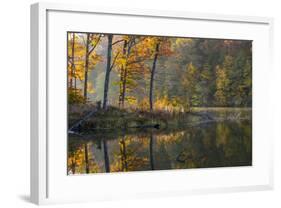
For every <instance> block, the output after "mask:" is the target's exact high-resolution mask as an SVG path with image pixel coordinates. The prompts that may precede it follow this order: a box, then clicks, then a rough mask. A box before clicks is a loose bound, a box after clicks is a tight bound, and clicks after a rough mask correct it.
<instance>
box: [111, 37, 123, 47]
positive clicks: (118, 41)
mask: <svg viewBox="0 0 281 208" xmlns="http://www.w3.org/2000/svg"><path fill="white" fill-rule="evenodd" d="M122 41H124V39H121V40H117V41H115V42H114V43H112V44H111V45H112V46H113V45H115V44H117V43H120V42H122Z"/></svg>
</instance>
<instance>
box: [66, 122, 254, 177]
mask: <svg viewBox="0 0 281 208" xmlns="http://www.w3.org/2000/svg"><path fill="white" fill-rule="evenodd" d="M251 134H252V132H251V122H249V121H239V122H217V123H209V124H202V125H199V126H196V127H191V128H186V129H184V130H181V131H171V132H169V131H165V132H164V131H161V130H149V131H146V132H136V133H135V134H124V133H122V134H121V135H119V134H117V133H116V135H112V134H111V135H106V134H104V136H103V138H98V137H95V135H91V138H90V139H89V138H86V139H85V138H80V139H79V138H77V137H71V136H69V144H68V174H81V173H97V172H99V173H102V172H125V171H145V170H168V169H187V168H209V167H231V166H250V165H252V135H251Z"/></svg>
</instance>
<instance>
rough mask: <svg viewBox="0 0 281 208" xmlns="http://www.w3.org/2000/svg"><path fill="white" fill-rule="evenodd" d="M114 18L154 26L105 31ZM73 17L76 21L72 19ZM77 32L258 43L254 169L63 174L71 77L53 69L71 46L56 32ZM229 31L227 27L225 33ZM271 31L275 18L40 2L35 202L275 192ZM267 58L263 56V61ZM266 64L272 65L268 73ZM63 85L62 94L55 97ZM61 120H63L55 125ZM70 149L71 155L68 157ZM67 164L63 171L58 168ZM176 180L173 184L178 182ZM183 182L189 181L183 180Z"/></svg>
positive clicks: (34, 18) (34, 42) (34, 76)
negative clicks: (94, 23) (55, 73)
mask: <svg viewBox="0 0 281 208" xmlns="http://www.w3.org/2000/svg"><path fill="white" fill-rule="evenodd" d="M85 15H87V18H86V17H85ZM112 16H114V19H116V21H118V18H122V19H124V20H126V21H128V24H130V23H131V22H137V21H140V23H141V22H145V21H147V22H145V24H146V26H147V27H146V29H145V28H144V27H143V29H140V30H137V28H136V27H129V28H125V27H122V28H121V29H118V28H114V29H113V30H112V31H110V30H109V31H104V30H106V27H107V26H106V25H105V24H106V23H108V22H109V21H111V20H112V19H111V18H112ZM89 17H90V19H91V18H93V19H95V18H98V19H99V23H98V25H99V26H98V27H99V31H92V29H91V28H88V26H89V22H87V21H86V19H89ZM71 18H72V19H71ZM74 18H78V19H79V18H81V19H79V20H83V24H80V25H79V26H78V24H77V22H75V21H70V19H71V20H73V19H74ZM106 18H108V19H106ZM67 19H69V22H67V21H66V20H67ZM84 20H85V21H84ZM152 20H153V21H152ZM88 21H90V20H88ZM151 21H152V22H151ZM194 21H195V22H196V25H198V26H197V28H196V27H192V29H190V32H188V33H185V32H184V31H183V30H179V27H180V24H187V25H188V24H190V25H194ZM81 22H82V21H81ZM166 22H170V24H171V27H169V31H168V32H165V31H164V33H163V31H161V27H162V26H163V27H164V26H165V24H166ZM153 23H159V28H160V29H159V28H158V27H153V25H151V24H153ZM72 24H73V25H72ZM172 25H174V26H172ZM72 26H73V28H74V30H72V31H75V30H77V31H79V30H80V31H81V30H83V31H87V30H89V31H90V32H113V33H114V32H116V33H118V32H119V33H122V32H127V33H128V34H131V33H136V34H138V33H147V34H153V35H154V34H160V35H167V36H169V35H171V36H172V35H174V36H177V35H178V36H180V35H181V36H186V35H187V34H188V36H189V37H192V36H194V37H198V36H200V37H210V38H233V39H235V38H242V39H243V38H245V39H252V40H253V41H254V44H255V46H254V48H253V61H254V62H253V83H254V84H253V160H254V162H253V167H250V168H245V167H244V168H241V167H235V168H219V169H216V168H209V169H196V170H194V169H192V170H171V171H156V172H153V173H152V172H136V173H113V174H106V175H105V174H97V175H91V176H67V174H66V171H62V170H64V167H65V164H60V163H61V161H63V159H65V163H66V157H65V154H66V153H65V152H66V147H65V146H64V145H65V142H62V141H64V140H66V138H65V134H66V123H64V122H62V121H65V116H66V111H65V109H66V106H65V104H66V103H65V102H66V101H65V100H66V99H65V95H63V94H60V93H62V92H63V89H64V86H65V85H64V81H65V80H64V78H63V76H64V74H66V73H65V71H64V72H62V73H61V76H60V75H59V76H58V78H56V79H54V77H53V76H52V70H50V68H52V66H53V63H54V62H55V61H56V60H57V59H58V58H59V57H63V56H61V55H60V54H58V53H60V52H61V51H64V47H65V46H66V45H65V44H64V43H61V42H59V40H60V39H59V38H58V39H57V40H54V38H53V36H52V34H53V33H52V31H54V30H56V31H58V33H60V32H62V33H63V32H65V30H69V28H71V27H72ZM222 26H223V27H225V28H226V29H225V31H224V32H223V30H222V29H221V28H222ZM236 27H237V28H236ZM103 28H104V29H103ZM234 28H236V30H234ZM272 28H273V19H272V18H265V17H244V16H230V15H217V14H200V13H191V12H174V11H154V10H136V9H120V8H98V7H95V6H89V5H80V4H79V5H71V4H53V3H37V4H33V5H32V6H31V201H32V202H33V203H36V204H50V203H69V202H83V201H98V200H111V199H119V198H132V197H135V198H136V197H138V198H141V197H151V196H152V197H154V196H168V195H184V194H197V193H200V194H201V193H215V192H232V191H252V190H268V189H272V188H273V161H272V160H273V157H272V155H273V153H272V150H273V143H272V142H273V139H272V136H271V135H270V133H268V132H270V131H269V130H270V128H271V127H270V123H271V122H272V119H271V117H272V115H271V114H270V112H269V111H268V110H267V109H268V107H269V106H270V105H269V103H270V102H271V100H270V97H269V93H267V92H268V91H269V86H270V77H269V75H267V74H266V73H265V71H270V70H272V66H271V64H272V60H271V57H272V41H273V37H272V34H273V33H272ZM177 29H178V30H177ZM215 29H217V31H216V32H214V30H215ZM100 30H103V31H100ZM141 30H142V31H141ZM232 30H233V31H232ZM50 31H51V32H50ZM134 31H135V32H134ZM62 33H61V34H62ZM62 35H63V34H62ZM54 45H55V46H56V47H54ZM54 49H56V50H54ZM53 54H55V55H53ZM62 55H65V54H62ZM54 56H55V58H54ZM261 56H263V59H262V60H261ZM65 57H66V56H65ZM61 62H62V63H61V64H60V65H61V66H63V63H66V62H65V59H63V60H61ZM263 66H266V69H265V68H263ZM65 67H66V66H65ZM268 74H269V73H268ZM56 86H58V87H59V88H60V89H61V90H57V92H55V91H54V87H56ZM65 94H66V93H65ZM54 99H56V100H58V103H59V104H58V107H57V108H58V109H54V108H53V102H52V101H53V100H54ZM60 99H61V100H60ZM60 101H61V102H60ZM54 114H57V118H56V119H54ZM54 126H55V127H54ZM58 126H60V129H63V131H62V133H61V135H60V136H62V137H59V138H62V139H61V140H58V139H57V140H56V146H54V133H56V134H60V133H59V132H58V131H56V128H57V127H58ZM261 127H262V128H261ZM63 132H64V133H63ZM63 149H65V152H63V151H61V150H63ZM261 154H262V156H261ZM60 165H61V166H62V168H60V167H59V166H60ZM250 176H252V177H250ZM171 178H174V182H173V183H172V182H171ZM125 179H126V180H125ZM183 180H184V181H185V182H182V181H183ZM117 181H122V186H123V187H122V188H121V190H118V189H116V187H118V186H120V183H119V182H117ZM142 181H147V184H146V185H143V184H144V182H142ZM199 181H200V182H199ZM227 181H228V182H227ZM152 182H154V184H152ZM133 183H134V184H135V185H134V186H133V185H132V184H133ZM163 183H164V185H163ZM85 184H95V187H96V188H94V189H93V190H92V189H89V187H86V188H84V189H81V187H85ZM104 184H105V185H106V186H107V187H108V186H109V185H110V184H112V187H110V188H104V187H102V186H104ZM70 187H71V189H76V188H77V189H79V193H77V191H72V190H71V189H70ZM90 190H91V193H89V191H90Z"/></svg>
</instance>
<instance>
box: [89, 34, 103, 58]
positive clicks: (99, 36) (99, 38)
mask: <svg viewBox="0 0 281 208" xmlns="http://www.w3.org/2000/svg"><path fill="white" fill-rule="evenodd" d="M100 39H101V35H99V37H98V40H97V42H96V44H95V45H94V46H93V48H92V49H91V50H90V51H89V52H88V56H89V55H90V54H91V53H92V52H93V51H94V50H95V48H96V47H97V45H98V43H99V42H100Z"/></svg>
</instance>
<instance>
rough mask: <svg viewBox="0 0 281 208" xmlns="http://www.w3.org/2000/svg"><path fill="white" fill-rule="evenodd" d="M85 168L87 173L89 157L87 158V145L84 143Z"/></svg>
mask: <svg viewBox="0 0 281 208" xmlns="http://www.w3.org/2000/svg"><path fill="white" fill-rule="evenodd" d="M85 168H86V173H89V172H90V170H89V158H88V145H87V144H85Z"/></svg>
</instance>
